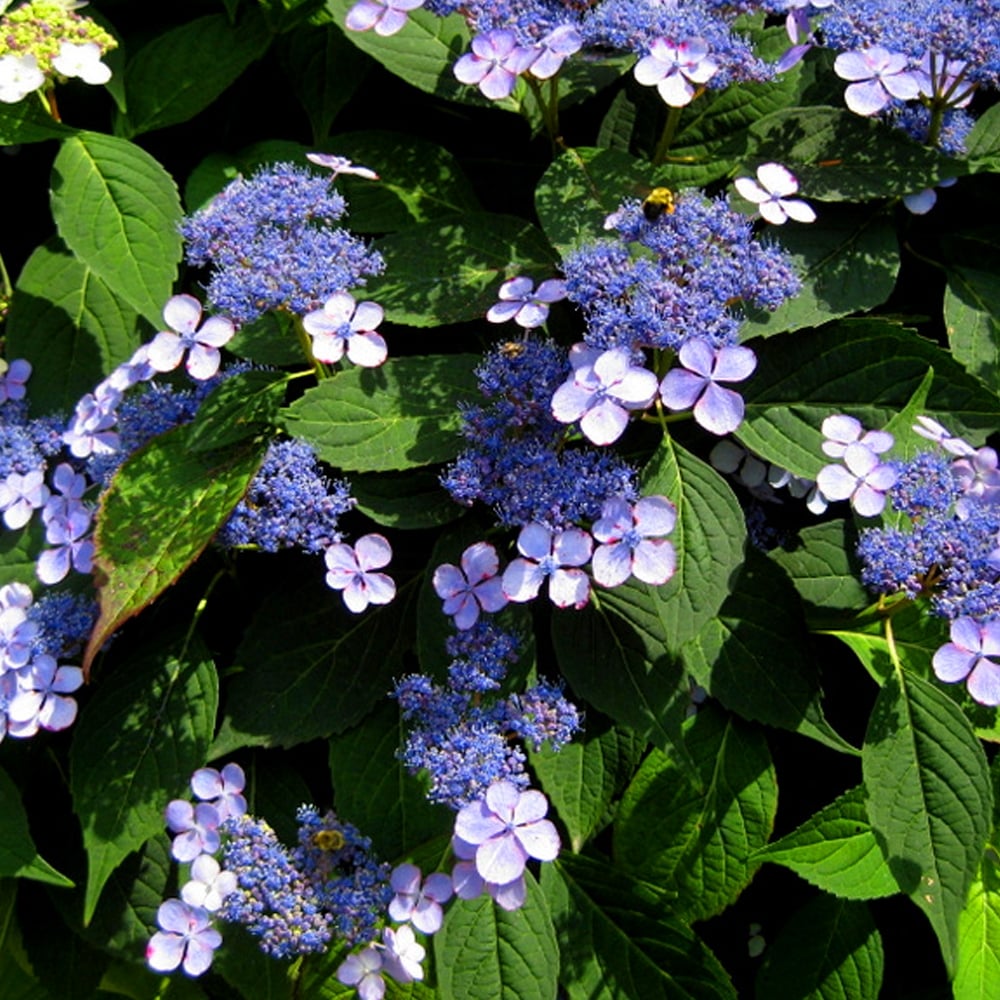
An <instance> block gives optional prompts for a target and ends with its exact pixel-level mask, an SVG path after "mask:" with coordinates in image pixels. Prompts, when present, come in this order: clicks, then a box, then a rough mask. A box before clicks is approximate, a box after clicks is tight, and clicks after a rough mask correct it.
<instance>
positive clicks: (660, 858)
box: [614, 706, 778, 921]
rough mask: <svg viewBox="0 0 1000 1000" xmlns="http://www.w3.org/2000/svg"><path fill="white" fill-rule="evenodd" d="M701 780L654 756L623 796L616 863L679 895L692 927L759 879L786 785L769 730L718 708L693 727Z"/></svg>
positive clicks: (689, 733)
mask: <svg viewBox="0 0 1000 1000" xmlns="http://www.w3.org/2000/svg"><path fill="white" fill-rule="evenodd" d="M685 743H686V745H687V749H688V752H689V753H690V755H691V757H692V759H693V760H694V762H695V767H696V768H697V769H698V773H699V775H700V777H701V787H700V788H699V787H697V786H696V785H695V784H694V783H693V782H692V780H691V778H690V777H689V776H688V775H687V773H686V772H684V771H682V770H681V768H679V767H678V766H677V764H676V763H675V762H673V761H672V760H671V759H670V758H669V757H667V756H666V755H665V754H663V753H660V752H659V751H656V750H654V751H653V752H652V753H651V754H650V755H649V756H648V757H647V758H646V760H645V762H644V763H643V765H642V767H641V768H640V769H639V772H638V774H637V775H636V776H635V778H634V780H633V781H632V784H631V785H629V787H628V789H627V790H626V791H625V794H624V795H623V796H622V801H621V805H620V806H619V810H618V815H617V817H616V819H615V823H614V835H615V836H614V858H615V863H616V864H617V865H619V866H620V867H621V868H622V869H623V870H624V871H625V872H627V873H629V874H630V875H633V876H634V877H636V878H642V879H645V880H647V881H650V882H653V883H655V884H656V885H658V886H661V887H662V888H664V889H667V890H670V891H674V892H676V893H677V894H678V898H677V900H676V902H675V903H674V907H673V912H674V914H675V915H676V916H679V917H681V918H682V919H685V920H688V921H695V920H705V919H707V918H708V917H712V916H715V915H716V914H718V913H721V912H722V911H723V910H724V909H725V908H726V907H727V906H728V905H729V904H730V903H732V902H733V900H735V899H736V898H737V896H739V894H740V893H741V892H742V891H743V889H744V888H745V887H746V886H747V885H748V884H749V883H750V880H751V879H752V878H753V875H754V872H755V871H756V870H757V868H758V867H759V866H760V861H759V860H758V859H756V858H754V857H753V856H752V855H753V853H754V852H755V851H757V850H759V849H760V848H761V847H763V846H764V845H765V844H766V843H767V841H768V838H769V837H770V835H771V830H772V829H773V827H774V816H775V812H776V811H777V806H778V784H777V779H776V777H775V772H774V765H773V764H772V763H771V755H770V753H769V752H768V748H767V742H766V741H765V740H764V737H763V736H762V735H761V733H760V732H759V730H756V729H753V728H751V727H750V726H749V725H748V724H746V723H745V722H743V721H742V720H740V719H738V718H736V717H735V716H728V715H726V713H724V712H722V711H720V710H719V709H716V708H714V707H712V706H708V707H702V708H701V709H700V710H699V711H698V714H697V715H695V716H694V718H693V719H692V720H691V722H690V723H689V724H688V725H687V727H686V730H685Z"/></svg>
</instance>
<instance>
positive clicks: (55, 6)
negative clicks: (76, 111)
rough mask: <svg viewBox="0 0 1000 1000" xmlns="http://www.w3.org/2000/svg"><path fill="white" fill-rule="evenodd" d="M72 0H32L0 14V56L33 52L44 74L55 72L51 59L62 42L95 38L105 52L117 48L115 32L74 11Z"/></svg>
mask: <svg viewBox="0 0 1000 1000" xmlns="http://www.w3.org/2000/svg"><path fill="white" fill-rule="evenodd" d="M74 6H75V4H73V3H72V0H63V2H60V0H31V2H29V3H26V4H22V5H21V6H20V7H16V8H15V9H14V10H12V11H10V12H8V13H7V14H4V16H3V17H0V57H2V56H6V55H15V56H25V55H33V56H34V57H35V59H36V60H37V62H38V68H39V69H40V70H41V71H42V72H43V73H44V74H45V75H46V76H47V77H54V76H58V75H59V73H58V71H57V70H56V69H55V67H54V66H53V60H54V59H55V58H56V57H57V56H58V55H59V50H60V46H61V45H62V44H63V43H64V42H70V43H72V44H73V45H85V44H87V43H88V42H96V44H97V45H98V46H99V47H100V49H101V54H102V55H104V54H105V53H107V52H110V51H111V49H113V48H116V47H117V45H118V42H117V41H116V40H115V38H114V36H112V35H111V34H109V33H108V32H107V31H105V30H104V28H102V27H101V26H100V25H99V24H98V23H97V22H96V21H93V20H91V19H90V18H89V17H85V16H84V15H82V14H77V13H76V11H75V10H74V9H73V8H74Z"/></svg>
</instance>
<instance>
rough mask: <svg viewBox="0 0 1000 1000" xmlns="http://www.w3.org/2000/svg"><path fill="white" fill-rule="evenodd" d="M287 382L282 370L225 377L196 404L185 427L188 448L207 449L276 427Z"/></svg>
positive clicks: (230, 443)
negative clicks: (196, 407)
mask: <svg viewBox="0 0 1000 1000" xmlns="http://www.w3.org/2000/svg"><path fill="white" fill-rule="evenodd" d="M287 381H288V377H287V376H286V375H285V373H284V372H271V371H257V370H255V371H248V372H240V373H239V374H237V375H233V376H231V377H230V378H227V379H226V380H225V381H224V382H223V383H222V384H221V385H220V386H219V387H218V388H216V389H214V390H213V391H212V393H211V394H210V395H209V396H208V398H207V399H206V400H205V401H204V402H203V403H202V404H201V406H200V407H198V415H197V416H196V417H195V419H194V420H193V421H192V423H191V425H190V427H189V428H188V437H187V444H188V447H189V448H190V449H191V450H192V451H211V450H212V449H213V448H224V447H227V446H230V445H234V444H239V442H241V441H245V440H246V439H247V438H250V437H256V436H257V435H258V434H263V433H265V432H267V431H269V430H271V429H273V428H274V427H276V426H277V423H278V411H279V410H280V409H281V404H282V403H283V402H284V401H285V387H286V385H287Z"/></svg>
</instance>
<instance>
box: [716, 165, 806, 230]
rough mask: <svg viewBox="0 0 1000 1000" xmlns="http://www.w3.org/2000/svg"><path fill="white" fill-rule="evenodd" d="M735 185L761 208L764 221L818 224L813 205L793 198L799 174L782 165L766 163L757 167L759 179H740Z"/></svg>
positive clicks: (758, 208)
mask: <svg viewBox="0 0 1000 1000" xmlns="http://www.w3.org/2000/svg"><path fill="white" fill-rule="evenodd" d="M733 186H734V187H735V188H736V190H737V191H738V192H739V193H740V195H741V196H742V197H743V198H746V200H747V201H751V202H753V203H754V204H755V205H756V206H757V211H758V212H760V216H761V218H762V219H766V220H767V221H768V222H770V223H773V224H774V225H776V226H780V225H782V224H783V223H784V222H786V221H787V220H788V219H794V220H795V221H796V222H815V221H816V213H815V212H814V211H813V209H812V206H811V205H809V204H808V203H807V202H805V201H803V200H802V199H801V198H791V197H789V195H793V194H795V193H796V192H797V191H798V190H799V182H798V181H797V180H796V179H795V175H794V174H793V173H792V172H791V171H790V170H788V168H787V167H783V166H782V165H781V164H780V163H764V164H761V166H759V167H758V168H757V180H754V179H753V178H752V177H737V178H736V180H735V181H733Z"/></svg>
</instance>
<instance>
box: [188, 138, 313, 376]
mask: <svg viewBox="0 0 1000 1000" xmlns="http://www.w3.org/2000/svg"><path fill="white" fill-rule="evenodd" d="M308 151H309V147H308V146H303V145H302V143H300V142H292V141H291V140H290V139H264V140H263V141H261V142H255V143H253V144H252V145H250V146H247V147H246V148H244V149H241V150H240V151H239V152H238V153H210V154H209V155H208V156H206V157H205V159H203V160H202V161H201V162H200V163H199V164H198V166H196V167H195V168H194V170H192V171H191V173H190V174H189V175H188V179H187V183H186V184H185V185H184V204H185V205H187V208H188V212H189V213H190V214H194V213H195V212H197V211H198V210H199V209H202V208H204V207H205V205H206V204H208V202H210V201H211V200H212V199H213V198H214V197H215V196H216V195H217V194H218V193H219V192H220V191H221V190H222V189H223V188H224V187H225V186H226V185H227V184H229V182H230V181H234V180H236V178H237V177H240V176H243V177H246V176H249V175H250V174H253V173H255V172H256V171H257V169H258V168H259V167H262V166H265V165H266V164H269V163H277V162H279V161H283V162H285V163H295V164H298V165H299V166H302V167H305V166H307V165H308V163H309V161H308V160H307V159H306V153H307V152H308ZM310 169H313V168H311V167H310ZM265 315H271V316H274V314H273V313H272V314H265ZM275 318H277V317H275ZM282 318H283V319H287V320H288V321H291V319H292V317H290V316H288V317H282ZM241 332H242V331H241ZM237 336H238V335H237ZM234 343H236V341H235V340H233V341H231V342H230V343H229V344H227V345H226V349H227V350H231V349H232V345H233V344H234ZM301 356H302V355H301V350H299V351H298V354H297V357H298V358H300V359H301ZM278 363H279V364H280V362H278Z"/></svg>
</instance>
